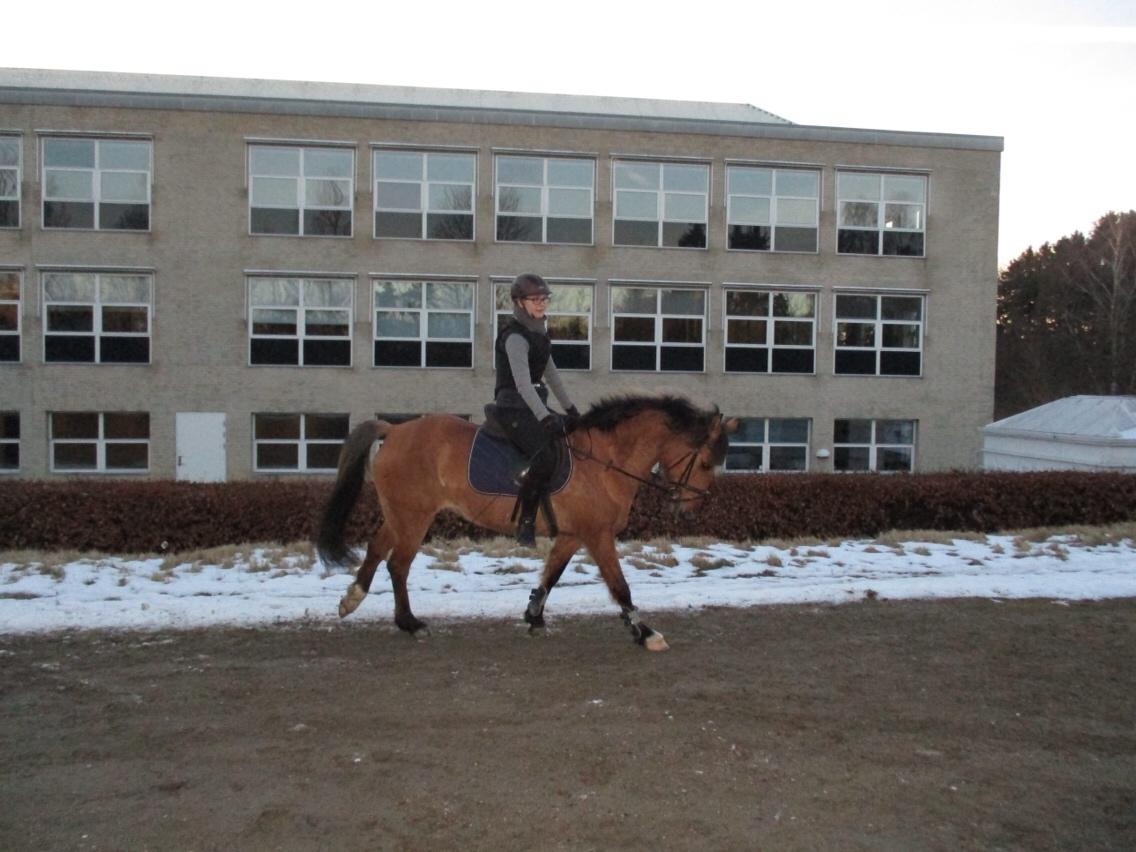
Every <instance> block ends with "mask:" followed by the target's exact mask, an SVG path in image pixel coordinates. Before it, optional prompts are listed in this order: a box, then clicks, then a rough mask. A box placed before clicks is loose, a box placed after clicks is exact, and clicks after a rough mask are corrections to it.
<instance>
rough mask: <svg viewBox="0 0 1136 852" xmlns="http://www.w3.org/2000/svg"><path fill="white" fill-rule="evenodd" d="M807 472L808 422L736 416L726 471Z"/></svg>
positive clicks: (798, 418) (780, 418)
mask: <svg viewBox="0 0 1136 852" xmlns="http://www.w3.org/2000/svg"><path fill="white" fill-rule="evenodd" d="M808 469H809V420H808V419H807V418H803V417H768V418H767V417H739V418H738V428H737V430H736V431H735V432H734V433H733V434H732V435H730V448H729V450H728V451H727V452H726V470H728V471H744V472H748V473H767V472H769V471H796V470H808Z"/></svg>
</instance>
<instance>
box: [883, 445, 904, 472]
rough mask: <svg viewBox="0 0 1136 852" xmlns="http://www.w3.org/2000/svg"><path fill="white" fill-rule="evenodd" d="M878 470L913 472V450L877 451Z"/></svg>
mask: <svg viewBox="0 0 1136 852" xmlns="http://www.w3.org/2000/svg"><path fill="white" fill-rule="evenodd" d="M876 470H902V471H909V470H911V450H909V449H907V448H896V449H891V448H889V449H884V448H880V449H878V450H876Z"/></svg>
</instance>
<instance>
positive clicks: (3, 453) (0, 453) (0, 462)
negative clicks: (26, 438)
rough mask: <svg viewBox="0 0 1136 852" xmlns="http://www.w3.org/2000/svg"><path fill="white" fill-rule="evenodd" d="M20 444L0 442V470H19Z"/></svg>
mask: <svg viewBox="0 0 1136 852" xmlns="http://www.w3.org/2000/svg"><path fill="white" fill-rule="evenodd" d="M19 468H20V445H19V444H16V443H11V444H0V470H19Z"/></svg>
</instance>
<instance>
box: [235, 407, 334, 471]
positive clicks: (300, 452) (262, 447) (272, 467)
mask: <svg viewBox="0 0 1136 852" xmlns="http://www.w3.org/2000/svg"><path fill="white" fill-rule="evenodd" d="M350 420H351V418H350V415H347V414H254V415H253V435H254V440H253V443H254V445H255V462H254V469H255V470H256V471H257V472H258V473H279V472H283V471H288V472H294V473H334V472H335V469H336V465H337V464H338V461H339V450H340V448H341V447H342V446H343V441H344V440H345V439H346V438H347V433H348V432H349V431H350V428H349V427H350Z"/></svg>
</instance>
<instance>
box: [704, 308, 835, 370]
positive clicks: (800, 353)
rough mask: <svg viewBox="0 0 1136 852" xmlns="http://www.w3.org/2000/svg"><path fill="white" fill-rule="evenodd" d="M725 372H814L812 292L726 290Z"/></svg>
mask: <svg viewBox="0 0 1136 852" xmlns="http://www.w3.org/2000/svg"><path fill="white" fill-rule="evenodd" d="M725 348H726V372H727V373H813V372H815V369H816V364H815V361H816V294H815V293H802V292H783V293H782V292H772V291H763V290H748V289H747V290H726V347H725Z"/></svg>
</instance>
